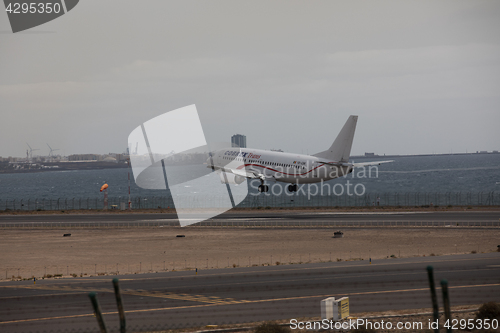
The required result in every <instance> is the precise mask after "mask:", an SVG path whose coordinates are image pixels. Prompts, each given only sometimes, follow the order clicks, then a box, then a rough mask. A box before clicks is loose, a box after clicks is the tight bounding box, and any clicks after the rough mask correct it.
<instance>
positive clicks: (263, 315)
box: [0, 253, 500, 332]
mask: <svg viewBox="0 0 500 333" xmlns="http://www.w3.org/2000/svg"><path fill="white" fill-rule="evenodd" d="M427 265H432V266H433V267H434V275H435V281H436V285H437V286H438V287H439V281H440V280H441V279H447V280H448V281H449V291H450V302H451V305H452V306H456V305H465V304H481V303H484V302H487V301H498V300H500V253H490V254H475V255H473V254H469V255H454V256H442V257H417V258H407V259H385V260H377V261H374V262H373V263H371V264H370V263H369V262H367V261H353V262H331V263H317V264H302V265H286V266H270V267H247V268H233V269H220V270H201V271H199V272H198V273H197V274H196V273H195V272H193V271H182V272H165V273H156V274H138V275H123V276H117V278H119V279H120V286H121V289H122V296H123V300H124V305H125V310H126V319H127V326H128V328H129V329H134V330H138V331H146V330H155V329H172V328H184V327H197V326H204V325H223V324H231V323H247V322H255V321H261V320H277V319H291V318H304V317H306V318H308V317H309V318H310V317H318V316H320V301H321V300H322V299H324V298H326V297H330V296H335V297H343V296H348V297H349V298H350V310H351V313H360V312H368V311H377V312H378V311H385V310H398V309H417V308H429V307H431V299H430V292H429V285H428V278H427V271H426V267H427ZM112 278H113V277H111V276H100V277H89V278H66V279H46V280H39V281H37V282H36V284H34V283H33V281H18V282H5V283H0V331H1V332H43V331H54V332H57V331H64V332H66V331H94V332H95V331H98V326H97V321H96V318H95V317H94V316H93V310H92V307H91V303H90V300H89V298H88V293H89V292H90V291H96V292H97V293H98V299H99V302H100V306H101V308H102V310H103V312H104V313H105V314H104V318H105V321H106V324H107V326H108V328H112V330H113V331H117V330H118V327H119V326H118V325H119V324H118V314H117V310H116V309H117V307H116V302H115V298H114V293H113V287H112V283H111V279H112ZM437 293H438V298H439V300H440V304H441V299H442V296H441V290H440V288H438V290H437Z"/></svg>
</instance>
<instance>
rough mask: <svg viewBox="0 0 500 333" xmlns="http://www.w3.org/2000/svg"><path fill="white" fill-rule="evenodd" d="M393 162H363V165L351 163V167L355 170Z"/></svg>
mask: <svg viewBox="0 0 500 333" xmlns="http://www.w3.org/2000/svg"><path fill="white" fill-rule="evenodd" d="M391 162H394V160H390V161H375V162H364V163H353V164H352V166H353V167H355V168H359V167H364V166H370V165H380V164H382V163H391Z"/></svg>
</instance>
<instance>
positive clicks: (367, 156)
mask: <svg viewBox="0 0 500 333" xmlns="http://www.w3.org/2000/svg"><path fill="white" fill-rule="evenodd" d="M498 154H500V152H498V151H493V152H481V151H480V152H474V153H446V154H416V155H377V154H374V155H353V156H351V157H350V158H351V159H352V158H372V157H377V158H378V157H432V156H455V155H458V156H460V155H498Z"/></svg>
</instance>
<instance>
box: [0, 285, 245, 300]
mask: <svg viewBox="0 0 500 333" xmlns="http://www.w3.org/2000/svg"><path fill="white" fill-rule="evenodd" d="M3 287H5V288H23V289H33V290H57V291H80V292H103V293H114V289H111V288H91V287H78V288H73V287H69V286H57V285H51V286H49V285H42V286H40V285H38V286H36V285H32V286H3ZM121 293H122V295H132V296H140V297H156V298H166V299H174V300H180V301H191V302H200V303H210V304H220V303H232V302H234V301H235V300H234V299H233V298H220V297H218V296H206V295H189V294H175V293H172V292H165V293H162V292H160V291H147V290H142V289H139V290H131V289H123V290H122V292H121ZM56 295H65V294H56ZM36 296H47V295H34V296H32V297H36ZM25 297H26V296H25ZM12 298H14V297H12Z"/></svg>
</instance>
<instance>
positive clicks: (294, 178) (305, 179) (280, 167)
mask: <svg viewBox="0 0 500 333" xmlns="http://www.w3.org/2000/svg"><path fill="white" fill-rule="evenodd" d="M212 159H213V165H214V167H215V169H220V168H223V167H225V166H227V165H231V166H232V167H236V168H237V169H240V170H247V171H250V172H257V173H259V174H263V175H264V176H265V177H266V178H267V179H269V180H275V181H279V182H284V183H292V184H304V183H317V182H320V181H326V180H331V179H335V178H338V177H342V176H344V175H346V174H348V173H350V172H351V171H352V168H351V167H348V166H333V165H328V164H325V163H322V162H321V161H320V159H319V158H317V157H314V156H310V155H302V154H293V153H285V152H277V151H269V150H260V149H251V148H228V149H222V150H218V151H216V152H214V153H213V154H212ZM209 160H210V159H209ZM323 162H324V159H323ZM207 163H208V166H209V167H211V164H212V162H210V161H207ZM235 164H236V166H235Z"/></svg>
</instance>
